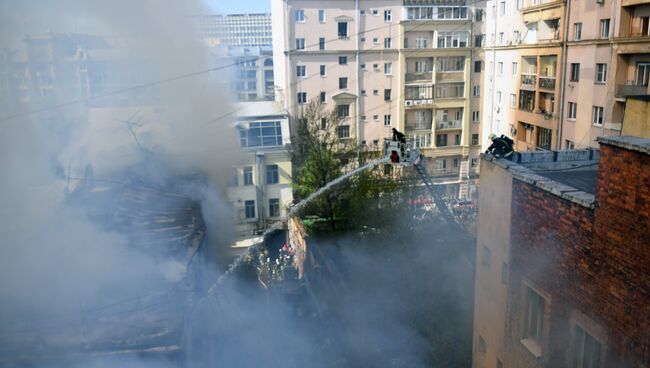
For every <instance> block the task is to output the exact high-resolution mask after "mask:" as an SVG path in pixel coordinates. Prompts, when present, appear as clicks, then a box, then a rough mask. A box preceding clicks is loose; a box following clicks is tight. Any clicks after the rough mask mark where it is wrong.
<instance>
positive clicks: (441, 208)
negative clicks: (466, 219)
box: [413, 160, 462, 229]
mask: <svg viewBox="0 0 650 368" xmlns="http://www.w3.org/2000/svg"><path fill="white" fill-rule="evenodd" d="M413 167H415V171H416V172H417V173H418V175H420V179H421V180H422V182H423V183H424V185H425V186H426V187H427V189H428V190H429V193H431V198H433V202H434V203H435V204H436V207H437V208H438V212H440V215H441V216H442V217H443V218H444V219H445V221H446V222H447V224H448V225H452V226H456V227H458V228H459V229H462V226H460V225H459V224H458V223H457V222H456V220H454V216H453V215H452V214H451V211H449V207H447V204H446V203H445V201H444V200H443V199H442V196H441V195H440V192H439V190H438V189H437V188H436V187H435V185H434V184H433V182H431V179H430V178H429V175H427V169H426V166H425V163H424V160H422V161H421V162H420V163H419V164H417V165H413Z"/></svg>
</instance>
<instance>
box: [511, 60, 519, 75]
mask: <svg viewBox="0 0 650 368" xmlns="http://www.w3.org/2000/svg"><path fill="white" fill-rule="evenodd" d="M517 73H519V63H518V62H516V61H513V62H512V75H517Z"/></svg>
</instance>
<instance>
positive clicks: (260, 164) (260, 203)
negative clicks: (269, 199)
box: [255, 152, 266, 230]
mask: <svg viewBox="0 0 650 368" xmlns="http://www.w3.org/2000/svg"><path fill="white" fill-rule="evenodd" d="M255 169H256V170H257V185H256V186H255V191H256V192H257V193H256V194H257V229H258V230H261V229H264V217H265V212H264V187H265V183H266V181H265V180H264V179H265V178H264V173H265V170H264V153H263V152H256V153H255Z"/></svg>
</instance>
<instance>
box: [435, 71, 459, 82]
mask: <svg viewBox="0 0 650 368" xmlns="http://www.w3.org/2000/svg"><path fill="white" fill-rule="evenodd" d="M463 79H464V73H463V72H462V71H459V72H438V73H436V83H442V82H462V81H463Z"/></svg>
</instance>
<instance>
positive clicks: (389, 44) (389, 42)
mask: <svg viewBox="0 0 650 368" xmlns="http://www.w3.org/2000/svg"><path fill="white" fill-rule="evenodd" d="M391 47H393V40H392V39H391V38H390V37H386V38H384V48H385V49H390V48H391Z"/></svg>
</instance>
